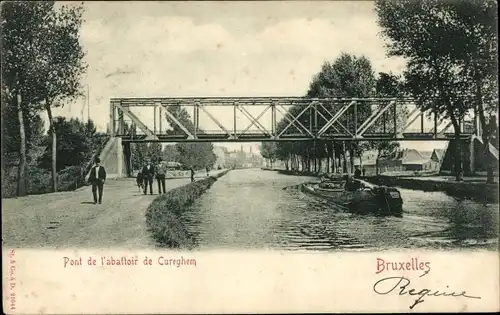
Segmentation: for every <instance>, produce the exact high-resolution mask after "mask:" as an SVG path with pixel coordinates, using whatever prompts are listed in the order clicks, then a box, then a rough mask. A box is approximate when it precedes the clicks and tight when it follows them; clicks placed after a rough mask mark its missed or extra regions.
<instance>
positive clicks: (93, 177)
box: [89, 157, 106, 204]
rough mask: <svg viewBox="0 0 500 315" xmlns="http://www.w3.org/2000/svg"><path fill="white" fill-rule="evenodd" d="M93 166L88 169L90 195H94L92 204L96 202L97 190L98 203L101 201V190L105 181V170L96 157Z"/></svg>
mask: <svg viewBox="0 0 500 315" xmlns="http://www.w3.org/2000/svg"><path fill="white" fill-rule="evenodd" d="M94 162H95V164H94V167H92V169H91V170H90V176H89V183H90V184H92V195H93V196H94V204H96V203H97V200H98V199H97V192H99V204H101V203H102V191H103V188H104V182H105V181H106V170H105V169H104V167H103V166H102V165H100V163H101V159H99V158H98V157H96V158H95V160H94Z"/></svg>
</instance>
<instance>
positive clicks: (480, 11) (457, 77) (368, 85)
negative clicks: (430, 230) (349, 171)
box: [262, 0, 498, 182]
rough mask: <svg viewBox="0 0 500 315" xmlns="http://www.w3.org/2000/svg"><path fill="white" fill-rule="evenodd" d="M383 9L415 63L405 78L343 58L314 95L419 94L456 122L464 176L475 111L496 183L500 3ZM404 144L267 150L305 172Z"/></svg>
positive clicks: (392, 35)
mask: <svg viewBox="0 0 500 315" xmlns="http://www.w3.org/2000/svg"><path fill="white" fill-rule="evenodd" d="M375 8H376V13H377V15H378V24H379V25H380V26H381V28H382V34H383V36H384V37H385V38H387V39H389V41H388V43H387V49H388V54H389V56H400V57H404V58H405V59H406V60H407V61H408V63H407V68H406V70H405V71H404V73H403V77H402V78H397V77H395V76H393V75H390V74H384V73H381V74H379V77H378V78H377V79H375V78H374V76H373V73H372V71H371V66H370V63H369V61H368V60H367V59H366V58H364V57H361V58H357V57H354V56H350V55H346V54H343V55H342V56H341V57H339V58H338V59H337V60H336V61H335V62H334V63H333V64H330V63H328V62H326V63H325V64H324V65H323V67H322V70H321V72H320V73H319V74H318V75H316V76H315V77H314V78H313V81H312V83H311V85H310V88H309V91H308V93H307V96H309V97H367V96H389V97H396V96H402V95H407V96H411V97H413V98H414V99H416V101H417V104H418V106H419V107H420V108H421V109H422V110H426V111H427V112H428V113H430V114H431V113H436V114H437V115H438V117H439V118H440V119H441V120H443V119H448V120H451V122H452V124H453V127H454V130H455V131H454V132H455V139H457V141H456V142H457V146H456V154H455V159H454V161H455V166H454V168H455V174H456V176H457V179H459V176H460V174H461V173H462V154H461V152H462V148H461V146H460V141H458V139H460V137H461V134H460V132H461V131H460V127H459V126H460V122H461V121H463V120H464V119H465V117H466V115H468V114H469V113H470V112H471V111H474V112H475V114H476V115H477V117H479V120H480V124H481V129H482V141H483V143H484V154H485V155H486V160H487V161H488V168H487V169H488V175H487V181H488V182H492V181H493V163H494V161H493V159H492V156H491V154H490V150H489V143H490V141H491V140H492V137H493V136H494V134H495V132H497V130H493V129H492V128H490V126H491V122H489V121H488V120H487V116H488V115H490V117H495V116H491V114H492V113H496V111H497V108H498V94H497V91H498V79H497V74H498V59H497V58H498V35H497V34H498V16H497V11H498V4H497V2H496V1H494V0H477V1H469V0H458V1H446V0H433V1H431V0H428V1H413V0H401V1H391V0H376V1H375ZM298 110H299V109H298V108H295V109H294V108H292V109H291V110H290V113H292V114H297V113H298ZM358 113H359V114H360V115H358V117H359V120H360V121H362V120H364V118H366V117H367V116H368V115H369V114H370V110H369V108H368V107H365V108H361V109H360V108H358ZM405 116H406V115H404V113H399V114H398V117H397V119H398V120H404V117H405ZM347 117H349V115H347ZM346 119H348V118H346ZM389 121H392V119H389ZM400 122H401V123H403V124H404V121H400ZM284 123H286V121H285V120H284V121H282V122H280V126H283V124H284ZM344 123H345V124H347V125H348V126H351V125H350V124H349V123H351V124H352V123H353V121H352V120H351V121H350V122H349V121H344ZM358 123H359V121H358ZM375 128H380V126H377V125H376V126H375ZM397 147H398V144H397V143H394V142H390V141H380V142H375V143H368V144H366V143H362V142H361V143H337V142H331V143H324V142H319V141H318V142H309V143H277V144H263V146H262V151H263V156H264V157H266V158H269V159H282V160H289V161H291V162H290V163H292V167H294V166H296V164H297V163H298V161H299V160H300V162H301V163H302V164H303V169H311V166H310V164H311V160H314V165H316V160H317V159H321V158H325V157H328V156H333V157H334V158H333V159H332V162H333V163H332V165H333V166H332V170H334V169H335V165H336V164H335V162H336V160H337V159H340V157H342V158H343V159H344V160H345V157H346V153H347V152H349V153H350V154H349V155H350V157H351V159H352V158H353V157H354V156H355V155H360V152H362V151H363V150H366V149H370V148H371V149H373V148H375V149H377V150H378V152H379V156H382V155H385V154H387V153H389V152H391V151H393V150H394V149H395V148H397ZM319 161H321V160H319ZM327 161H328V160H327ZM344 162H345V161H344ZM343 165H346V163H343ZM351 165H352V163H351ZM304 166H305V167H304ZM344 168H345V167H344ZM344 171H345V169H344Z"/></svg>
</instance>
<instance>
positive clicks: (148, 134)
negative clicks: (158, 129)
mask: <svg viewBox="0 0 500 315" xmlns="http://www.w3.org/2000/svg"><path fill="white" fill-rule="evenodd" d="M114 106H115V107H116V108H118V109H119V110H121V111H122V113H124V114H125V115H127V116H128V117H129V118H130V120H132V122H134V123H135V125H136V126H137V127H139V129H141V130H142V131H143V132H144V133H145V134H146V140H158V137H157V136H156V135H155V134H154V133H153V132H152V131H151V130H149V128H148V127H147V126H146V125H145V124H144V123H143V122H142V121H141V120H140V119H139V117H137V116H136V115H135V114H134V113H132V112H131V111H130V109H129V108H128V107H126V106H121V105H120V104H115V105H114Z"/></svg>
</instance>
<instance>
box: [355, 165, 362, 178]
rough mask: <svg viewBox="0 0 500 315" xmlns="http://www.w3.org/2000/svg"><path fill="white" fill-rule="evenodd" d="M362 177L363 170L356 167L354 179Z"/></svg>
mask: <svg viewBox="0 0 500 315" xmlns="http://www.w3.org/2000/svg"><path fill="white" fill-rule="evenodd" d="M360 177H361V170H360V169H359V166H356V170H355V171H354V178H360Z"/></svg>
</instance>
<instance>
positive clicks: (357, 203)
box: [301, 179, 403, 216]
mask: <svg viewBox="0 0 500 315" xmlns="http://www.w3.org/2000/svg"><path fill="white" fill-rule="evenodd" d="M301 190H302V191H303V192H306V193H309V194H312V195H315V196H319V197H322V198H325V199H328V200H329V201H331V202H333V203H335V204H336V205H339V206H341V207H342V208H344V209H347V210H348V211H350V212H353V213H359V214H368V213H374V214H380V215H394V216H401V215H402V213H403V199H402V197H401V193H400V192H399V190H398V189H396V188H394V187H386V186H377V185H373V184H370V183H368V182H366V181H363V180H360V179H350V180H349V181H348V182H346V180H326V181H323V182H320V183H306V184H302V185H301Z"/></svg>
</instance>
